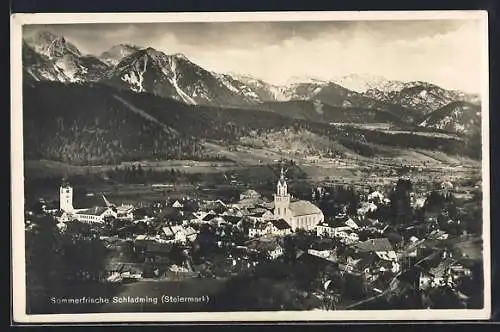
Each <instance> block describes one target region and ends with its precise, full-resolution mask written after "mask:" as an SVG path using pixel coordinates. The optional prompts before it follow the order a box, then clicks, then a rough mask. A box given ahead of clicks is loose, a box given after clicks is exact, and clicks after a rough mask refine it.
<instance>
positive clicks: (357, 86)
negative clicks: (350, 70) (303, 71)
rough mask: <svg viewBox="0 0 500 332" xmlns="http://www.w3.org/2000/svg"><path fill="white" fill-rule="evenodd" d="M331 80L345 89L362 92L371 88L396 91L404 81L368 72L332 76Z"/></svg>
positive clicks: (401, 86)
mask: <svg viewBox="0 0 500 332" xmlns="http://www.w3.org/2000/svg"><path fill="white" fill-rule="evenodd" d="M332 81H333V82H335V83H337V84H338V85H341V86H343V87H344V88H346V89H349V90H352V91H355V92H358V93H364V92H366V91H368V90H371V89H377V90H380V91H382V92H386V93H388V92H391V91H398V90H401V89H402V88H403V85H404V83H403V82H401V81H396V80H389V79H386V78H385V77H382V76H376V75H370V74H350V75H345V76H339V77H334V78H332Z"/></svg>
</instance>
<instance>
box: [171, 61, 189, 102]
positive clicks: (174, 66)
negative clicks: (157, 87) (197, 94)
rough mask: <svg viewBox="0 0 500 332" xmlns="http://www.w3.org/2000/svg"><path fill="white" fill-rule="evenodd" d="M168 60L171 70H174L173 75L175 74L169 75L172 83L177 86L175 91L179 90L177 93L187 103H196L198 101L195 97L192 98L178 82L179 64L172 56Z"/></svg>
mask: <svg viewBox="0 0 500 332" xmlns="http://www.w3.org/2000/svg"><path fill="white" fill-rule="evenodd" d="M168 60H169V63H170V68H171V72H172V75H173V76H172V77H169V80H170V83H172V85H173V86H174V88H175V91H177V94H178V95H179V96H180V97H181V98H182V100H183V101H184V102H185V103H187V104H191V105H196V101H195V100H194V99H193V98H191V97H190V96H189V95H188V94H187V93H185V92H184V91H183V90H182V89H181V88H180V87H179V84H178V82H177V64H176V60H175V59H172V58H171V57H170V58H168Z"/></svg>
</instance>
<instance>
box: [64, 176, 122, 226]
mask: <svg viewBox="0 0 500 332" xmlns="http://www.w3.org/2000/svg"><path fill="white" fill-rule="evenodd" d="M103 198H104V196H103ZM104 200H105V202H106V207H101V206H97V207H93V208H88V209H76V208H74V207H73V188H72V187H71V186H70V185H69V184H68V183H67V182H65V181H63V184H62V185H61V187H60V188H59V209H60V210H61V211H62V212H64V213H65V214H67V215H68V216H69V217H70V218H71V219H74V220H78V221H80V222H85V223H91V224H92V223H103V222H104V220H105V218H106V217H113V218H116V217H117V216H118V214H117V209H116V207H114V206H112V205H111V204H110V203H109V202H107V200H106V198H104Z"/></svg>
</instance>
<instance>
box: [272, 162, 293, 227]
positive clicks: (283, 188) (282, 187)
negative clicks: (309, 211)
mask: <svg viewBox="0 0 500 332" xmlns="http://www.w3.org/2000/svg"><path fill="white" fill-rule="evenodd" d="M289 205H290V195H289V194H288V186H287V183H286V178H285V171H284V170H283V167H282V168H281V174H280V178H279V180H278V183H277V185H276V194H275V195H274V215H275V216H276V217H277V218H282V219H285V220H286V217H287V214H288V207H289Z"/></svg>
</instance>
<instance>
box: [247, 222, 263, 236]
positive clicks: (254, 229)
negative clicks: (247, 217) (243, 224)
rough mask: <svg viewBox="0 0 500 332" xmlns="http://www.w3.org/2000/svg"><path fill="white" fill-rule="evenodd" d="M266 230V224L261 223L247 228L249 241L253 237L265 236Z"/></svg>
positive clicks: (255, 223)
mask: <svg viewBox="0 0 500 332" xmlns="http://www.w3.org/2000/svg"><path fill="white" fill-rule="evenodd" d="M266 229H267V224H265V223H262V222H254V223H252V225H251V226H250V227H249V228H248V237H249V238H251V239H252V238H255V237H260V236H262V235H264V234H266Z"/></svg>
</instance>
